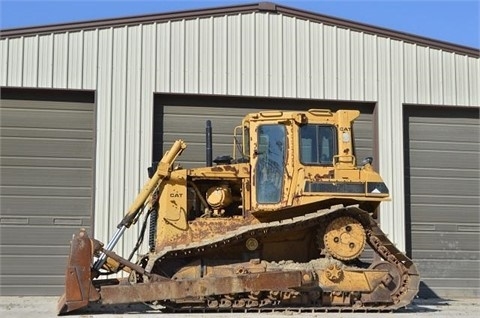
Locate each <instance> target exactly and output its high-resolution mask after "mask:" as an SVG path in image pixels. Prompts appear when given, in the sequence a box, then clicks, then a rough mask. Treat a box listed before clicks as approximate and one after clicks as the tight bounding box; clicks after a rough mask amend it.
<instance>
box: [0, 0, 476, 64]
mask: <svg viewBox="0 0 480 318" xmlns="http://www.w3.org/2000/svg"><path fill="white" fill-rule="evenodd" d="M252 12H270V13H275V14H283V15H285V16H291V17H295V18H298V19H304V20H309V21H314V22H318V23H323V24H327V25H333V26H337V27H340V28H345V29H350V30H354V31H359V32H363V33H368V34H374V35H378V36H382V37H386V38H391V39H395V40H399V41H404V42H408V43H414V44H419V45H422V46H426V47H431V48H434V49H440V50H444V51H448V52H455V53H458V54H463V55H468V56H472V57H477V58H478V57H480V51H479V50H478V49H476V48H471V47H467V46H462V45H457V44H453V43H449V42H444V41H439V40H434V39H430V38H427V37H422V36H418V35H413V34H409V33H404V32H399V31H394V30H390V29H386V28H382V27H377V26H373V25H369V24H364V23H359V22H354V21H350V20H346V19H339V18H336V17H332V16H328V15H323V14H318V13H314V12H310V11H304V10H300V9H295V8H291V7H286V6H283V5H279V4H275V3H271V2H260V3H253V4H242V5H234V6H225V7H215V8H206V9H195V10H185V11H177V12H167V13H160V14H149V15H140V16H129V17H121V18H112V19H102V20H92V21H83V22H72V23H62V24H51V25H44V26H33V27H25V28H15V29H5V30H1V31H0V38H7V37H20V36H31V35H38V34H48V33H59V32H67V31H77V30H88V29H96V28H108V27H115V26H125V25H137V24H145V23H155V22H165V21H178V20H189V19H197V18H202V17H212V16H225V15H233V14H242V13H252Z"/></svg>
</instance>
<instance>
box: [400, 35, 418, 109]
mask: <svg viewBox="0 0 480 318" xmlns="http://www.w3.org/2000/svg"><path fill="white" fill-rule="evenodd" d="M403 50H404V52H403V54H404V60H405V62H406V63H405V65H404V73H405V74H404V80H403V85H404V92H403V93H404V101H405V102H406V103H412V104H416V103H417V89H418V86H419V85H420V84H419V83H418V79H417V69H418V66H417V46H416V45H415V44H411V43H405V44H404V46H403Z"/></svg>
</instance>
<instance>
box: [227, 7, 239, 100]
mask: <svg viewBox="0 0 480 318" xmlns="http://www.w3.org/2000/svg"><path fill="white" fill-rule="evenodd" d="M227 19H228V21H227V26H228V30H227V35H226V36H227V94H229V95H241V94H242V24H241V16H240V15H236V16H227Z"/></svg>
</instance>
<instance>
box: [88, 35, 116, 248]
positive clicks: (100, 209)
mask: <svg viewBox="0 0 480 318" xmlns="http://www.w3.org/2000/svg"><path fill="white" fill-rule="evenodd" d="M113 54H114V53H113V29H112V28H108V29H101V30H99V31H98V70H99V72H98V83H97V105H96V106H97V148H96V162H95V174H96V175H95V179H96V182H95V185H96V187H95V224H94V225H95V233H94V235H95V236H96V237H97V238H98V239H99V240H101V241H106V240H108V238H109V237H110V236H111V234H112V231H113V230H114V228H113V227H112V225H113V226H115V225H116V223H114V222H115V221H118V217H117V219H115V220H114V219H113V218H114V216H115V215H119V213H120V212H119V211H114V210H112V203H111V201H112V200H113V199H114V198H112V197H111V196H110V188H111V187H113V186H116V185H114V184H112V183H111V182H110V174H111V173H113V170H111V164H110V158H111V157H112V153H111V148H110V147H111V143H112V141H111V139H112V136H115V135H113V134H112V128H111V125H112V118H111V114H112V112H113V111H118V110H119V108H118V106H117V105H114V104H113V103H112V94H113V91H112V87H113V83H112V76H113V73H112V59H113Z"/></svg>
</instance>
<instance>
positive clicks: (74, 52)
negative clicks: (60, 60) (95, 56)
mask: <svg viewBox="0 0 480 318" xmlns="http://www.w3.org/2000/svg"><path fill="white" fill-rule="evenodd" d="M83 44H84V39H83V31H78V32H71V33H68V73H67V77H68V80H67V87H68V88H74V89H80V88H82V82H83V65H84V62H83Z"/></svg>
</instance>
